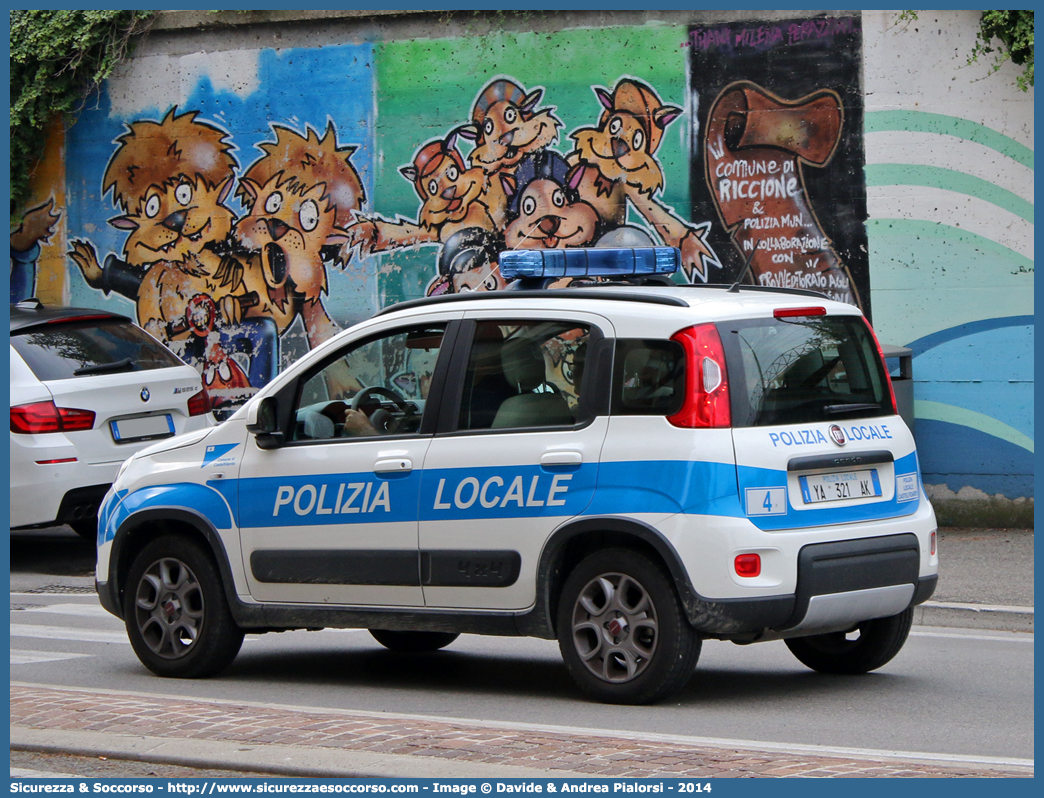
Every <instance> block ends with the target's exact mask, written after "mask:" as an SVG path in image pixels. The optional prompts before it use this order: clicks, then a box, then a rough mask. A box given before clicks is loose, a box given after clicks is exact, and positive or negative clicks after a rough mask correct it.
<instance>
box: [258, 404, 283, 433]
mask: <svg viewBox="0 0 1044 798" xmlns="http://www.w3.org/2000/svg"><path fill="white" fill-rule="evenodd" d="M278 419H279V404H278V401H277V400H276V398H275V397H274V396H266V397H265V398H264V399H262V400H261V404H260V405H258V408H257V423H256V424H255V425H254V430H256V431H257V432H275V431H276V430H277V429H278V428H279V420H278Z"/></svg>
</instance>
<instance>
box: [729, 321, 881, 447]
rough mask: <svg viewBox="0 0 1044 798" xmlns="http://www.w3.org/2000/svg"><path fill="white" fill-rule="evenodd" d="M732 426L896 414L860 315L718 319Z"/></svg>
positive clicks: (769, 424)
mask: <svg viewBox="0 0 1044 798" xmlns="http://www.w3.org/2000/svg"><path fill="white" fill-rule="evenodd" d="M718 331H719V332H720V333H721V340H722V343H723V344H724V346H725V356H726V359H727V361H728V373H729V382H730V385H731V395H732V424H733V426H734V427H764V426H776V425H783V424H803V423H809V422H817V421H835V420H841V419H849V418H859V417H868V416H881V415H891V414H892V412H893V409H892V406H891V402H892V400H891V393H890V392H889V390H888V385H887V383H886V382H885V380H886V377H885V374H884V370H883V368H882V365H881V360H880V358H879V357H878V353H877V347H876V345H875V344H874V341H873V338H872V337H871V335H870V332H869V330H868V328H867V326H866V322H864V321H863V319H862V318H861V317H859V316H818V317H803V316H802V317H795V318H791V319H755V320H746V321H733V322H723V323H719V324H718Z"/></svg>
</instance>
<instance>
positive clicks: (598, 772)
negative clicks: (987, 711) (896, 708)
mask: <svg viewBox="0 0 1044 798" xmlns="http://www.w3.org/2000/svg"><path fill="white" fill-rule="evenodd" d="M712 742H713V743H717V744H716V745H714V744H711V743H712ZM730 742H732V741H724V740H719V741H704V740H701V739H700V738H694V737H691V738H687V737H681V736H676V735H662V734H661V735H656V734H652V735H650V734H635V733H626V732H621V733H611V732H605V731H596V730H575V729H572V730H562V729H557V728H555V727H541V726H536V725H533V724H513V723H496V722H482V721H470V722H469V721H453V722H445V721H439V720H432V719H428V718H423V717H409V716H402V715H393V714H390V713H388V714H384V713H376V712H358V711H342V710H323V709H317V708H297V707H280V706H276V705H271V704H258V703H252V702H239V701H217V700H210V701H194V700H191V699H184V698H174V697H169V696H151V695H148V696H146V695H141V694H132V693H116V694H114V693H113V692H112V691H93V690H87V689H70V688H49V687H48V688H42V687H39V686H35V685H22V684H19V683H15V684H12V685H11V748H12V749H13V750H23V751H25V750H28V751H44V752H63V753H73V754H80V755H87V756H98V755H104V756H107V757H110V758H124V759H133V760H136V761H144V762H156V763H164V764H180V765H193V766H195V767H208V768H215V767H224V768H232V769H235V770H247V771H255V772H259V773H269V774H277V775H282V776H309V777H312V778H324V777H325V778H333V777H341V778H343V777H376V778H380V777H396V778H412V777H425V778H489V779H507V778H543V779H546V778H569V777H588V778H652V777H657V778H699V779H705V778H728V777H746V778H771V777H783V776H812V777H868V776H874V777H887V778H895V777H922V778H923V777H929V778H969V777H972V778H975V777H991V776H993V777H996V776H1032V775H1033V767H1032V765H1031V764H1029V763H1021V764H1020V763H1018V762H1004V761H1002V760H991V759H989V758H983V759H980V760H977V761H974V762H967V761H963V762H962V761H961V758H959V757H943V756H939V757H923V756H922V757H919V758H918V757H916V756H914V755H911V754H904V753H902V752H894V753H890V754H888V755H885V756H882V755H881V753H880V752H867V751H859V750H856V749H829V748H826V747H820V746H792V745H782V744H781V745H778V746H775V745H770V744H759V745H758V746H757V747H754V746H751V745H750V744H747V746H746V747H744V746H743V745H742V744H739V743H740V741H735V742H736V743H737V744H736V745H732V744H730V745H728V746H727V747H726V746H725V744H726V743H730Z"/></svg>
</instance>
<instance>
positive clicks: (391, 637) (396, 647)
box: [370, 629, 460, 654]
mask: <svg viewBox="0 0 1044 798" xmlns="http://www.w3.org/2000/svg"><path fill="white" fill-rule="evenodd" d="M370 634H371V635H373V639H374V640H376V641H377V642H378V643H380V644H381V645H382V646H384V647H385V648H386V649H388V650H389V651H395V652H398V653H400V654H423V653H426V652H429V651H438V650H439V649H440V648H445V647H446V646H448V645H449V644H450V643H452V642H453V641H454V640H456V639H457V638H458V637H460V635H459V634H457V633H456V632H392V631H389V630H387V629H371V630H370Z"/></svg>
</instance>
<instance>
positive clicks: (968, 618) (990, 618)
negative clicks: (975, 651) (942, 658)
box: [913, 601, 1033, 632]
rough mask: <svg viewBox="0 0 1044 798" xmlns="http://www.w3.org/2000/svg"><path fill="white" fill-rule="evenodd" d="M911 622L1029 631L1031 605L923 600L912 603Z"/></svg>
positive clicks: (1031, 615)
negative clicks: (913, 605)
mask: <svg viewBox="0 0 1044 798" xmlns="http://www.w3.org/2000/svg"><path fill="white" fill-rule="evenodd" d="M913 622H914V623H915V624H916V625H918V626H951V627H959V628H962V629H993V630H996V631H1004V632H1032V631H1033V607H1012V606H1004V605H987V604H961V603H958V602H952V601H926V602H925V603H924V604H919V605H918V606H916V607H914V620H913Z"/></svg>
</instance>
